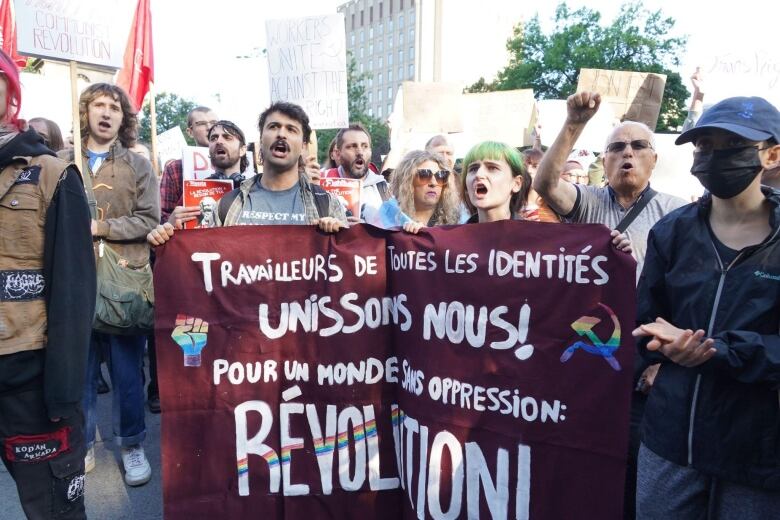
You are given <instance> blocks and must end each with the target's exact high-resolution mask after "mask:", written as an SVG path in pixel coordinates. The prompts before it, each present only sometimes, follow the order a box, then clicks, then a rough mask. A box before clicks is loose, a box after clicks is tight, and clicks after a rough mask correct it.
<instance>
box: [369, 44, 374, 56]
mask: <svg viewBox="0 0 780 520" xmlns="http://www.w3.org/2000/svg"><path fill="white" fill-rule="evenodd" d="M372 54H374V44H373V43H369V44H368V55H369V56H371V55H372Z"/></svg>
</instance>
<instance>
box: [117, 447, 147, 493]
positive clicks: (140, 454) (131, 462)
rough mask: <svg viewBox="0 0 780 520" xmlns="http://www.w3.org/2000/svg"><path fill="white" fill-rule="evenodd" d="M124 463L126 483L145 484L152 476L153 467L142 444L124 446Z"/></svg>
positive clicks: (130, 484) (129, 484)
mask: <svg viewBox="0 0 780 520" xmlns="http://www.w3.org/2000/svg"><path fill="white" fill-rule="evenodd" d="M122 465H124V467H125V484H127V485H128V486H143V485H144V484H146V483H147V482H149V480H150V479H151V478H152V467H151V466H150V465H149V461H148V460H146V455H145V454H144V449H143V447H142V446H141V445H140V444H137V445H135V446H130V447H129V448H122Z"/></svg>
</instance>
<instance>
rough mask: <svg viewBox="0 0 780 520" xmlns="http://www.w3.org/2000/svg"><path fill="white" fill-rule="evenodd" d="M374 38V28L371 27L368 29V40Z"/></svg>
mask: <svg viewBox="0 0 780 520" xmlns="http://www.w3.org/2000/svg"><path fill="white" fill-rule="evenodd" d="M373 37H374V28H373V27H369V28H368V39H369V40H370V39H371V38H373Z"/></svg>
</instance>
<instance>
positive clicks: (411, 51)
mask: <svg viewBox="0 0 780 520" xmlns="http://www.w3.org/2000/svg"><path fill="white" fill-rule="evenodd" d="M413 59H414V47H409V60H410V61H411V60H413Z"/></svg>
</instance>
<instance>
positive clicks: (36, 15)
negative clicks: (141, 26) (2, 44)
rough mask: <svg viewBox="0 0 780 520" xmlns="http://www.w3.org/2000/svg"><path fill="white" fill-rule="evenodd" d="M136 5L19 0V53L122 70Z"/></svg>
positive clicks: (124, 0)
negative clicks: (133, 10)
mask: <svg viewBox="0 0 780 520" xmlns="http://www.w3.org/2000/svg"><path fill="white" fill-rule="evenodd" d="M135 4H136V2H134V1H130V0H79V1H78V2H73V1H67V0H16V1H15V2H14V8H15V12H16V33H17V47H18V49H19V53H20V54H23V55H26V56H36V57H40V58H49V59H56V60H67V61H77V62H79V63H89V64H93V65H100V66H103V67H111V68H116V69H118V68H120V67H121V66H122V59H123V57H124V52H125V45H126V43H127V35H128V32H129V31H130V24H131V22H132V19H133V17H132V16H131V15H132V9H133V8H134V7H135Z"/></svg>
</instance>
